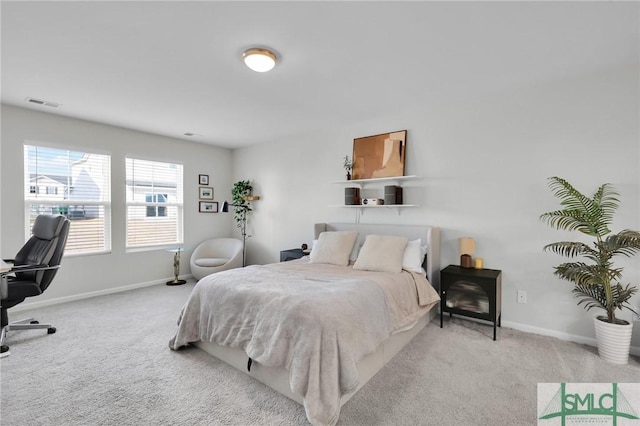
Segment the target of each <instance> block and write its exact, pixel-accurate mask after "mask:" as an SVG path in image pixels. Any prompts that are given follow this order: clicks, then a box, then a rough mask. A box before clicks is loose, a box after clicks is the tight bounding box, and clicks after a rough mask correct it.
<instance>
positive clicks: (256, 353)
mask: <svg viewBox="0 0 640 426" xmlns="http://www.w3.org/2000/svg"><path fill="white" fill-rule="evenodd" d="M287 264H288V265H287ZM287 264H274V265H264V266H249V267H246V268H242V269H235V270H231V271H225V272H221V273H217V274H213V275H210V276H208V277H205V278H203V279H202V280H200V282H198V284H197V285H196V287H195V288H194V290H193V292H192V294H191V296H190V297H189V300H188V301H187V303H186V304H185V306H184V308H183V310H182V313H181V315H180V318H179V320H178V331H177V333H176V335H175V337H174V338H173V339H171V341H170V343H169V346H170V347H171V348H172V349H178V348H179V347H181V346H184V345H186V344H188V343H190V342H196V341H199V340H202V341H209V342H214V343H217V344H220V345H225V346H230V347H233V348H240V349H242V350H244V351H245V352H246V353H247V355H248V356H249V357H251V358H252V359H253V360H255V361H256V362H259V363H260V364H263V365H266V366H280V367H285V368H286V369H287V370H288V371H289V384H290V386H291V390H292V391H293V392H295V393H297V394H299V395H302V396H303V400H304V407H305V410H306V414H307V417H308V419H309V420H310V421H311V423H313V424H317V425H320V424H322V425H324V424H329V425H333V424H335V423H336V422H337V420H338V416H339V413H340V398H341V396H342V395H344V394H348V393H350V392H352V391H354V390H355V389H356V387H357V386H358V371H357V368H356V363H357V362H358V361H359V360H360V359H361V358H363V357H364V356H365V355H367V354H369V353H371V352H373V351H374V350H375V349H376V348H377V347H378V345H379V344H380V343H381V342H383V341H384V340H385V339H386V338H388V337H389V336H390V335H391V333H392V332H393V331H394V329H395V328H396V326H397V324H396V326H394V322H396V323H397V322H398V321H394V319H393V312H392V311H393V310H394V309H393V308H392V309H390V308H389V306H388V304H389V303H391V304H395V303H396V302H394V301H391V302H390V301H389V300H388V299H389V298H388V296H385V292H386V291H387V290H386V289H385V288H384V287H383V286H381V285H380V284H379V283H377V282H375V281H374V280H371V279H369V278H370V277H369V276H370V275H371V274H370V273H369V274H366V273H364V274H363V273H360V272H358V271H353V270H351V269H350V268H348V269H349V271H351V272H349V273H347V274H346V275H345V274H344V272H343V271H342V269H344V268H340V267H333V266H332V265H325V266H326V268H325V269H324V270H323V271H322V272H324V273H321V274H320V275H318V274H317V272H314V273H312V272H311V270H310V269H308V268H309V266H306V265H304V264H296V262H287ZM317 268H318V267H317V265H316V266H314V267H313V269H317ZM336 268H340V269H336ZM377 274H380V273H377ZM395 275H401V274H395ZM402 275H404V274H402ZM379 276H380V275H376V276H375V277H376V278H379ZM409 276H411V274H409ZM405 279H406V277H405ZM395 285H398V283H392V284H389V286H395ZM414 287H415V284H414ZM429 287H430V286H429ZM431 290H432V291H433V289H431ZM415 291H417V290H415ZM434 293H435V292H434ZM413 294H414V296H413V297H414V302H413V303H414V304H415V305H416V306H417V303H415V300H416V298H417V296H416V293H415V292H414V293H413ZM436 297H437V295H436ZM436 300H437V299H436ZM429 307H430V306H429ZM423 310H424V309H423Z"/></svg>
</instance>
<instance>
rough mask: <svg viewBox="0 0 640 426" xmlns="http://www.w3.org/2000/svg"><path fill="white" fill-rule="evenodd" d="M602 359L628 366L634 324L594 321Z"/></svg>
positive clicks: (596, 319) (595, 319)
mask: <svg viewBox="0 0 640 426" xmlns="http://www.w3.org/2000/svg"><path fill="white" fill-rule="evenodd" d="M593 322H594V325H595V329H596V339H597V341H598V354H599V355H600V358H602V359H604V360H606V361H609V362H611V363H614V364H626V363H627V362H628V360H629V349H630V347H631V333H632V331H633V324H632V323H629V324H611V323H609V322H605V321H600V320H599V319H598V318H597V317H595V318H594V319H593Z"/></svg>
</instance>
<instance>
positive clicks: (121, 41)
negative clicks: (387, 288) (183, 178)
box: [0, 1, 640, 148]
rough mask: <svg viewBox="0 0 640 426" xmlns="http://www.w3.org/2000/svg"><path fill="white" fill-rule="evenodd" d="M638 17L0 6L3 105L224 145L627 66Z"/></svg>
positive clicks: (257, 6)
mask: <svg viewBox="0 0 640 426" xmlns="http://www.w3.org/2000/svg"><path fill="white" fill-rule="evenodd" d="M639 12H640V3H638V2H268V1H259V2H213V1H210V2H208V1H200V2H179V1H177V2H167V1H139V2H120V1H114V2H108V1H105V2H93V1H79V2H57V1H44V2H17V1H15V2H12V1H2V3H1V10H0V13H1V20H2V21H1V24H2V28H1V37H2V38H1V43H2V45H1V47H2V53H1V54H2V63H1V66H2V102H3V103H6V104H10V105H17V106H20V107H24V108H30V109H36V110H40V111H44V112H50V113H53V114H60V115H64V116H70V117H76V118H81V119H86V120H91V121H96V122H101V123H106V124H111V125H116V126H121V127H126V128H131V129H135V130H140V131H145V132H150V133H155V134H160V135H166V136H170V137H175V138H180V139H185V140H190V141H197V142H202V143H209V144H213V145H217V146H222V147H228V148H237V147H242V146H248V145H253V144H257V143H263V142H269V141H274V140H278V139H283V138H294V137H296V136H299V135H304V134H306V133H308V132H318V131H323V130H325V129H328V128H329V127H336V126H341V125H344V124H348V123H353V122H357V121H359V120H365V119H369V118H374V117H376V116H382V115H384V114H388V112H389V111H390V110H393V111H398V110H402V109H403V108H407V109H409V108H434V107H437V106H438V105H441V104H443V103H447V102H459V101H464V100H466V99H473V98H480V97H483V96H491V95H493V94H497V93H501V92H505V91H511V90H517V89H518V88H523V87H531V86H533V85H536V84H543V83H545V82H550V81H553V80H556V79H566V78H571V77H573V76H580V75H584V74H589V73H597V72H602V71H606V70H610V69H615V68H618V67H625V66H637V65H638V58H639V53H638V52H639V49H640V45H639V32H640V29H639V28H640V22H639V21H640V18H639V16H640V13H639ZM253 46H266V47H270V48H272V49H273V50H275V51H276V52H277V53H278V55H279V56H280V61H279V63H278V64H277V65H276V67H275V68H274V69H273V70H272V71H271V72H269V73H256V72H253V71H251V70H249V69H248V68H246V67H245V66H244V64H243V63H242V61H241V56H242V52H243V51H244V50H245V49H247V48H249V47H253ZM27 97H32V98H36V99H40V100H45V101H50V102H54V103H59V104H61V105H60V106H59V107H58V108H52V107H50V106H38V105H35V104H30V103H27V102H26V101H25V98H27ZM187 132H191V133H195V134H196V135H195V136H192V137H187V136H184V133H187Z"/></svg>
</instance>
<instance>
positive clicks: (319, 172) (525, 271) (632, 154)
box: [233, 67, 640, 352]
mask: <svg viewBox="0 0 640 426" xmlns="http://www.w3.org/2000/svg"><path fill="white" fill-rule="evenodd" d="M416 90H420V88H419V87H417V88H416ZM639 98H640V97H639V88H638V68H637V67H635V68H632V69H623V70H616V71H612V72H608V73H603V74H600V75H592V76H586V77H580V78H572V79H568V80H565V81H556V82H550V83H549V84H547V85H544V86H539V87H530V88H525V89H522V90H521V91H519V92H511V93H504V94H500V95H496V96H494V97H492V98H486V99H479V100H478V99H476V100H469V102H468V103H466V104H464V105H440V106H438V107H437V108H432V109H427V108H425V109H424V110H413V111H398V110H397V108H395V107H392V108H391V109H390V113H389V114H388V115H387V116H384V117H376V118H375V119H371V120H370V121H368V122H362V123H353V124H351V125H349V126H346V127H342V128H335V129H334V130H333V131H330V132H327V133H318V134H316V135H313V136H300V137H299V138H296V139H291V140H285V141H278V142H274V143H271V144H267V145H259V146H254V147H249V148H244V149H240V150H236V151H234V156H233V158H234V180H239V179H251V180H253V182H254V188H255V191H254V192H255V193H256V194H258V195H261V196H262V199H261V200H260V201H258V202H256V203H254V207H255V211H254V212H253V213H252V215H251V219H250V225H249V229H250V233H251V234H252V235H253V237H252V238H251V239H250V240H249V243H248V260H249V263H267V262H275V261H277V260H278V256H279V251H280V250H283V249H287V248H293V247H299V246H300V244H301V243H303V242H306V243H309V242H310V241H311V239H312V237H313V234H312V232H313V223H315V222H326V221H353V220H354V211H353V210H348V209H341V208H337V207H329V205H331V204H342V203H343V200H344V191H343V186H340V185H336V184H331V183H329V182H331V181H335V180H341V179H344V171H343V170H342V158H343V157H344V156H345V155H347V154H351V150H352V141H353V139H354V138H356V137H362V136H368V135H374V134H379V133H385V132H389V131H395V130H402V129H407V130H408V142H407V160H406V170H405V174H415V175H418V176H421V177H422V179H421V180H418V181H411V182H410V183H408V184H407V185H405V194H404V195H405V203H412V204H419V205H420V206H421V207H418V208H413V209H405V210H402V212H401V214H400V215H398V213H397V212H396V211H395V210H387V209H384V210H382V211H379V210H376V211H366V212H365V213H364V215H363V216H362V218H361V221H362V222H366V223H408V224H430V225H436V226H440V227H441V228H442V267H444V266H446V265H447V264H457V263H459V260H458V253H457V239H458V237H460V236H466V235H468V236H472V237H474V238H475V239H476V255H477V256H479V257H483V258H484V259H485V267H487V268H494V269H501V270H502V271H503V294H502V296H503V306H502V307H503V316H502V320H503V324H504V325H511V326H514V327H517V328H521V329H526V330H530V331H536V332H540V333H544V334H552V335H556V336H560V337H568V338H572V339H577V340H579V341H585V342H590V343H591V342H592V340H591V339H592V338H593V337H594V332H593V325H592V322H591V317H593V316H594V315H595V311H592V312H586V311H585V310H584V309H582V308H581V307H577V306H576V303H575V300H574V299H573V297H572V295H571V292H570V290H571V288H572V285H571V284H569V283H567V282H561V281H559V280H558V279H557V278H555V276H554V275H553V269H552V267H553V266H554V265H557V264H559V263H561V262H562V261H563V259H562V258H560V257H558V256H555V255H553V254H550V253H543V252H542V247H543V246H544V245H545V244H547V243H549V242H553V241H559V240H562V239H565V237H567V238H571V239H578V238H580V237H579V236H577V235H573V234H571V235H569V236H566V235H563V234H561V233H559V232H558V231H554V230H553V229H550V228H548V227H547V226H546V225H544V224H543V223H541V222H540V221H539V216H540V214H541V213H543V212H546V211H550V210H554V209H556V208H558V207H559V205H558V203H557V201H556V200H555V199H554V198H553V196H552V195H551V192H550V191H549V190H548V188H547V186H546V185H547V177H549V176H554V175H558V176H561V177H565V178H567V179H568V180H569V181H570V182H571V183H573V184H574V185H575V186H577V187H578V189H580V190H582V191H584V192H587V193H589V194H591V193H592V192H593V191H594V190H595V189H596V188H597V186H599V185H600V184H602V183H604V182H610V183H612V184H614V185H615V187H616V188H617V189H618V190H619V191H620V193H621V199H622V207H621V208H620V210H619V214H618V216H617V222H616V223H615V226H614V230H616V231H618V230H620V229H623V228H631V229H640V202H639V194H640V185H639V182H640V163H639V159H640V148H639V140H640V131H639V118H638V117H639V107H638V105H639ZM394 105H395V103H394ZM379 191H380V192H379V193H377V194H370V195H371V196H373V195H377V196H382V188H380V190H379ZM621 264H625V265H626V271H625V276H626V279H627V281H629V282H632V283H634V284H636V285H640V258H639V257H636V258H635V259H633V260H628V261H626V262H622V263H621ZM517 290H524V291H526V292H527V293H528V303H527V304H517V303H516V292H517ZM633 302H634V305H635V306H636V307H639V306H640V298H639V297H637V296H636V298H635V299H634V300H633ZM621 317H623V318H625V319H631V315H630V314H628V313H625V314H622V315H621ZM632 345H633V346H634V347H635V349H634V350H635V351H636V352H637V351H638V350H640V323H636V327H635V330H634V337H633V341H632Z"/></svg>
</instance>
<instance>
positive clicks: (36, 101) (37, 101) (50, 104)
mask: <svg viewBox="0 0 640 426" xmlns="http://www.w3.org/2000/svg"><path fill="white" fill-rule="evenodd" d="M25 101H27V102H29V103H32V104H36V105H43V106H48V107H51V108H58V107H59V106H60V104H59V103H56V102H49V101H43V100H40V99H36V98H25Z"/></svg>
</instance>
